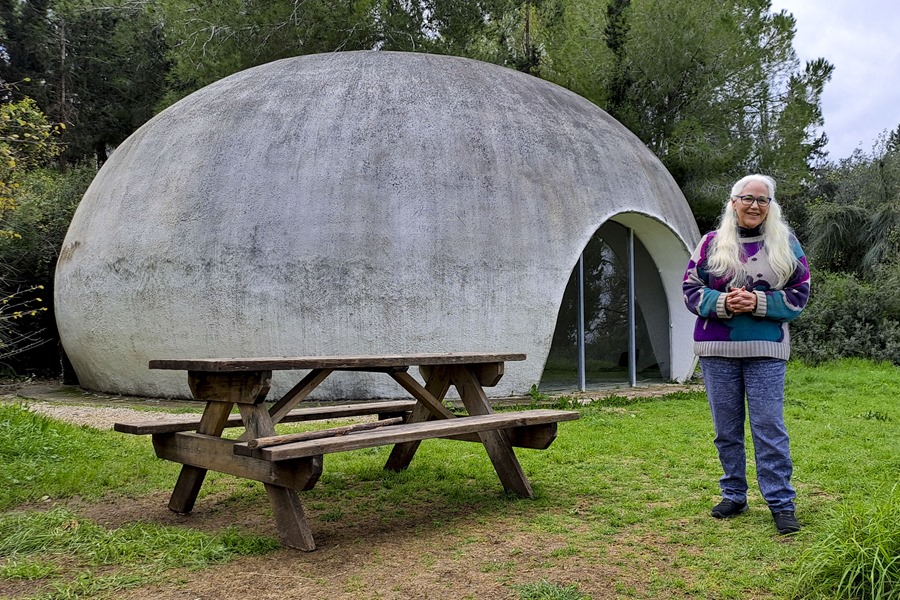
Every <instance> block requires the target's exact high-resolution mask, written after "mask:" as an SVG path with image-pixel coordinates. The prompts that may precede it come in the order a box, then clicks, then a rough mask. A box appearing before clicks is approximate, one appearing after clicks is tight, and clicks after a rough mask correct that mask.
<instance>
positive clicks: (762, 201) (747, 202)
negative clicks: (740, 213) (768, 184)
mask: <svg viewBox="0 0 900 600" xmlns="http://www.w3.org/2000/svg"><path fill="white" fill-rule="evenodd" d="M737 199H738V200H740V201H741V204H743V205H744V206H753V203H754V202H756V205H757V206H759V207H763V206H768V205H769V202H771V201H772V199H771V198H769V197H767V196H737Z"/></svg>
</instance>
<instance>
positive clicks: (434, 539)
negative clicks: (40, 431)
mask: <svg viewBox="0 0 900 600" xmlns="http://www.w3.org/2000/svg"><path fill="white" fill-rule="evenodd" d="M681 389H688V390H696V389H699V388H698V386H697V385H690V384H689V385H687V386H669V385H667V386H660V387H654V388H652V389H647V388H644V389H633V390H628V389H625V390H622V389H616V390H609V391H608V392H607V395H617V396H630V397H633V396H638V395H645V396H649V395H663V394H668V393H672V392H674V391H680V390H681ZM2 399H3V400H5V401H17V399H16V397H15V396H13V395H12V394H9V392H8V391H7V394H6V395H4V396H2ZM578 399H579V400H582V401H587V400H589V399H590V397H588V396H586V395H579V398H578ZM18 401H21V398H20V399H19V400H18ZM26 404H27V406H28V408H29V409H30V410H33V411H35V412H39V413H41V414H45V415H48V416H50V417H53V418H55V419H60V420H64V421H68V422H71V423H76V424H79V425H87V426H90V427H95V428H98V429H111V428H112V425H113V423H115V422H116V421H119V420H135V419H138V420H144V419H147V418H150V415H151V414H152V413H148V412H147V411H140V410H135V409H134V408H129V407H127V406H110V405H104V404H102V403H91V404H90V405H85V404H79V403H59V402H52V401H51V402H47V401H41V400H39V399H34V398H30V399H29V400H28V401H27V403H26ZM326 468H327V465H326ZM168 496H169V494H168V493H167V492H157V493H153V494H150V495H148V496H145V497H141V498H119V499H116V500H110V501H105V502H91V503H87V502H84V501H81V500H79V499H73V500H69V501H65V502H56V501H52V502H51V501H48V502H44V503H40V504H39V506H34V507H23V508H37V509H46V508H49V507H50V506H54V505H56V506H65V507H66V508H68V509H69V510H72V511H73V512H75V513H76V514H78V515H80V516H81V517H83V518H86V519H90V520H91V521H93V522H96V523H98V524H102V525H104V526H106V527H110V528H115V527H119V526H122V525H123V524H126V523H131V522H136V521H142V522H151V523H158V524H161V525H175V526H180V527H187V528H191V529H197V530H202V531H206V532H210V533H218V532H221V531H222V530H223V529H225V528H226V527H229V526H234V527H236V528H237V529H238V530H240V531H245V532H253V533H255V534H258V535H265V536H270V537H275V538H277V537H278V536H277V532H276V529H275V524H274V520H273V518H272V514H271V508H270V507H269V503H268V501H267V498H266V496H265V493H264V492H263V491H262V489H261V486H260V490H259V492H258V493H251V494H246V493H242V494H238V495H236V496H235V495H232V494H231V493H230V492H228V491H225V492H220V493H218V494H214V495H207V496H201V498H200V499H199V500H198V502H197V506H196V507H195V509H194V512H193V513H192V514H191V515H179V514H176V513H173V512H171V511H169V510H168V508H167V504H168V500H169V498H168ZM352 502H353V500H348V504H352ZM412 506H413V507H414V508H412V509H411V510H409V511H408V512H407V513H406V514H405V515H404V516H403V517H402V518H398V517H394V518H392V519H377V520H376V519H373V518H368V519H367V518H360V517H359V516H358V515H356V514H349V515H348V516H347V517H345V518H341V519H338V520H327V519H323V518H321V517H323V516H324V515H321V514H319V511H317V510H315V509H310V508H309V507H306V512H307V514H308V516H309V520H310V524H311V527H312V530H313V535H314V537H315V539H316V542H317V544H318V546H319V547H318V549H317V550H316V551H315V552H301V551H298V550H292V549H283V550H279V551H276V552H272V553H269V554H266V555H265V556H260V557H247V558H240V559H237V560H234V561H232V562H230V563H228V564H225V565H221V566H215V567H211V568H207V569H203V570H200V571H190V570H187V569H181V570H177V571H176V572H168V573H166V574H165V580H164V581H163V582H161V583H158V584H155V585H148V586H143V587H141V588H137V589H133V590H127V591H124V590H123V591H118V592H116V593H115V594H114V597H115V598H117V599H122V600H148V599H154V600H213V599H215V600H246V599H247V598H253V599H256V600H276V599H277V600H284V599H286V598H301V597H302V598H304V599H310V600H316V599H322V600H326V599H327V600H345V599H346V600H349V599H353V600H356V599H360V598H373V599H374V598H378V599H397V600H399V599H412V598H415V599H427V598H434V599H451V598H460V599H464V598H473V599H501V600H502V599H511V600H512V599H516V598H518V597H519V592H518V591H517V588H516V587H515V586H517V585H521V584H533V583H536V582H539V581H541V580H547V581H550V582H553V583H556V584H559V585H561V586H569V585H576V586H578V588H579V589H580V590H581V591H582V592H583V593H585V594H589V595H590V596H591V597H593V598H594V599H595V600H604V599H611V598H622V597H630V596H638V597H641V596H645V595H647V594H649V595H652V596H653V597H654V598H660V599H664V600H665V599H675V598H686V597H688V594H687V593H686V592H685V588H687V589H689V588H690V586H689V585H685V586H684V587H681V588H680V589H679V586H676V587H674V588H673V589H669V590H660V589H658V588H655V587H654V586H653V584H652V583H651V576H650V574H651V573H652V574H654V576H655V577H656V578H657V580H658V579H659V577H660V575H662V576H663V577H668V578H670V579H672V580H679V581H683V582H688V583H689V581H690V579H691V574H690V572H686V571H684V570H679V569H678V567H677V566H675V565H673V564H672V561H671V560H670V557H671V556H672V555H674V554H677V552H678V551H679V550H678V548H669V547H668V546H669V545H670V544H671V542H668V541H667V540H663V539H655V540H646V539H642V538H631V537H628V535H627V534H624V537H622V539H619V540H617V541H616V542H615V543H608V542H604V543H603V544H602V545H601V544H599V543H598V546H597V547H596V548H588V549H585V548H584V547H583V546H582V547H581V548H579V549H578V550H573V549H571V548H569V546H568V543H567V537H566V536H565V535H564V534H552V533H546V532H540V531H534V530H529V529H528V525H526V524H523V523H525V521H523V520H522V519H521V518H514V517H510V516H506V515H495V514H491V515H488V517H489V518H484V517H485V515H484V514H483V513H479V511H478V507H472V511H471V513H466V514H446V508H447V507H439V506H428V505H422V504H419V505H412ZM582 508H588V507H582ZM526 510H527V509H526ZM362 512H363V513H364V514H365V511H364V510H363V511H362ZM438 519H439V520H440V521H441V522H442V523H441V524H440V525H439V524H437V523H436V520H438ZM28 588H29V586H28V585H27V584H25V585H22V584H21V582H18V583H15V582H11V581H9V580H0V596H3V597H8V598H16V597H24V596H30V595H33V594H34V593H35V592H36V590H35V589H28Z"/></svg>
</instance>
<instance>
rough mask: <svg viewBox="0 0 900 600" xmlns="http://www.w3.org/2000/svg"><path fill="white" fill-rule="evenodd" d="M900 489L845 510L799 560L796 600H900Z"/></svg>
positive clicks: (837, 513)
mask: <svg viewBox="0 0 900 600" xmlns="http://www.w3.org/2000/svg"><path fill="white" fill-rule="evenodd" d="M898 524H900V487H898V485H894V486H893V487H892V488H891V489H890V491H889V492H888V493H887V494H878V495H877V496H873V497H872V498H869V499H868V500H867V501H860V502H856V503H853V504H850V505H843V506H840V507H839V508H837V509H835V510H834V512H833V513H832V515H831V516H830V517H829V519H828V521H827V524H826V526H825V528H824V529H825V531H824V532H823V535H822V536H821V537H820V538H819V540H818V541H816V543H814V544H813V545H812V546H810V547H809V548H807V549H806V550H805V551H804V552H803V554H802V555H801V556H800V558H799V560H798V569H797V570H798V576H797V580H796V591H795V597H798V598H810V597H816V598H818V597H827V598H860V599H862V598H872V599H878V600H897V599H898V598H900V535H898V531H897V527H898Z"/></svg>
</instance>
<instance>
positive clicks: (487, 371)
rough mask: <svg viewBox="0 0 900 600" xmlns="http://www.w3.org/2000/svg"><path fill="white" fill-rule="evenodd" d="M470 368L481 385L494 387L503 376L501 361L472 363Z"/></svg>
mask: <svg viewBox="0 0 900 600" xmlns="http://www.w3.org/2000/svg"><path fill="white" fill-rule="evenodd" d="M471 368H472V371H473V372H474V373H475V377H476V378H478V383H480V384H481V385H482V386H483V387H494V386H495V385H497V384H498V383H500V380H501V379H502V378H503V373H504V363H502V362H497V363H484V364H479V365H472V367H471Z"/></svg>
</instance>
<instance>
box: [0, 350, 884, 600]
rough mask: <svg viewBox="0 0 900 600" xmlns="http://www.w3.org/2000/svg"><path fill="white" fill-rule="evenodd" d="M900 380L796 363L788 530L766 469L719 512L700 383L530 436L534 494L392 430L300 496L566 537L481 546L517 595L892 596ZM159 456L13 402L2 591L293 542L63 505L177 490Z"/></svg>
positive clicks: (475, 449)
mask: <svg viewBox="0 0 900 600" xmlns="http://www.w3.org/2000/svg"><path fill="white" fill-rule="evenodd" d="M898 381H900V369H898V368H897V367H895V366H892V365H887V364H873V363H870V362H864V361H842V362H839V363H835V364H830V365H825V366H820V367H817V368H810V367H806V366H803V365H801V364H797V363H792V364H791V365H790V366H789V370H788V388H787V393H786V419H787V423H788V429H789V432H790V435H791V442H792V455H793V459H794V480H793V481H794V484H795V487H796V488H797V491H798V499H797V505H798V512H797V515H798V518H799V519H800V521H801V524H802V525H803V530H802V531H801V532H800V533H799V534H797V535H793V536H788V537H783V536H777V535H776V534H775V530H774V526H773V524H772V519H771V517H770V515H769V512H768V510H767V508H766V507H765V503H764V502H763V501H762V499H761V498H760V497H759V494H758V490H756V488H755V485H751V493H750V498H749V501H750V503H751V510H750V511H749V512H748V513H747V514H745V515H742V516H741V517H739V518H736V519H731V520H728V521H719V520H715V519H712V518H711V517H709V509H710V508H711V507H712V505H713V504H714V503H715V502H716V501H717V499H718V495H719V494H718V482H717V480H718V477H719V475H720V470H719V469H720V468H719V465H718V461H717V459H716V456H715V450H714V448H713V445H712V437H713V432H712V424H711V421H710V417H709V409H708V407H707V405H706V398H705V395H704V394H703V393H702V391H700V390H701V388H699V387H698V391H697V392H691V393H676V394H671V395H669V396H665V397H663V398H652V399H632V400H628V399H625V398H620V397H613V398H609V399H606V400H603V401H598V402H595V403H593V404H591V405H589V406H586V407H584V408H583V409H581V413H582V417H581V419H580V420H578V421H573V422H568V423H562V424H560V433H559V437H558V438H557V440H556V441H555V442H554V444H553V445H552V446H551V447H550V449H548V450H546V451H537V450H518V451H517V455H518V456H519V459H520V462H521V463H522V467H523V469H524V471H525V472H526V473H527V474H528V476H529V479H530V480H531V482H532V485H533V487H534V489H535V494H536V497H535V499H533V500H520V499H515V498H510V497H506V496H504V495H503V494H502V493H498V486H499V484H498V482H497V478H496V474H495V473H494V472H493V470H492V467H491V465H490V462H489V461H488V460H487V459H486V456H485V455H484V450H483V448H481V447H480V446H479V445H477V444H461V443H459V442H451V441H445V440H434V441H431V442H428V443H425V444H423V445H422V448H421V449H420V450H419V453H418V454H417V455H416V459H415V460H414V461H413V464H412V466H411V468H410V469H409V470H407V471H405V472H403V473H390V472H384V471H383V470H382V468H381V467H382V466H383V463H384V460H385V458H386V456H387V453H388V449H387V448H379V449H371V450H361V451H355V452H347V453H341V454H337V455H329V456H328V457H326V458H327V460H326V463H325V470H324V473H323V475H322V478H321V480H320V481H319V483H318V484H317V486H316V487H315V488H314V489H313V490H311V491H309V492H303V493H302V494H301V498H302V499H303V500H304V503H305V504H306V506H307V507H308V508H309V509H310V512H311V515H312V519H313V520H314V521H315V520H319V521H325V522H328V521H331V522H336V523H341V524H350V523H352V524H355V525H357V526H359V529H358V531H360V532H362V534H363V535H364V534H365V532H366V527H367V524H368V526H369V527H372V525H371V524H372V523H380V524H381V525H383V526H385V524H386V526H387V527H393V526H396V525H397V524H399V523H403V522H404V520H405V519H407V518H409V515H411V514H421V512H422V511H423V510H426V511H427V512H428V514H432V515H433V518H432V519H431V520H430V521H429V523H428V524H426V525H424V526H423V527H424V529H426V530H427V529H429V528H434V529H435V530H437V529H440V530H442V531H451V532H452V535H453V536H455V537H453V538H452V539H453V540H454V542H453V543H454V544H456V546H458V547H460V548H462V550H461V555H464V554H465V546H466V543H467V542H466V541H467V540H473V542H472V543H473V544H474V543H475V541H474V540H476V538H478V536H483V534H481V533H479V534H477V535H476V533H475V529H473V530H472V531H469V530H468V529H467V528H468V527H470V526H471V527H473V528H481V530H483V529H484V528H486V527H487V528H490V527H496V528H498V530H499V529H500V528H502V530H503V531H504V532H509V535H511V536H514V534H521V535H528V536H530V537H531V538H534V537H538V538H540V537H546V538H547V539H548V540H553V541H554V546H553V550H552V551H548V552H547V554H546V558H545V562H544V563H542V567H541V570H540V571H529V573H528V574H527V576H525V575H523V574H522V573H517V570H518V569H520V568H521V566H522V563H521V562H520V561H518V559H517V554H516V552H515V549H514V548H513V549H511V550H510V551H509V552H508V553H507V555H506V557H505V559H504V560H495V561H493V562H489V561H484V562H482V563H481V567H480V568H481V570H482V574H483V575H484V574H487V575H488V576H490V577H493V583H494V584H495V585H498V586H501V588H502V589H504V590H505V591H506V593H507V597H515V598H522V599H530V598H548V599H549V598H563V599H566V598H568V599H577V598H601V597H617V598H618V597H621V598H709V599H713V598H716V599H719V598H735V599H739V598H740V599H742V598H883V599H897V598H900V558H898V556H900V519H898V517H900V492H898V490H897V488H896V484H897V482H898V481H900V432H898V424H900V407H898V404H897V401H896V389H897V382H898ZM293 429H297V428H296V427H294V428H292V429H291V430H293ZM285 430H287V428H285ZM748 435H749V431H748ZM748 448H752V446H751V445H750V442H749V440H748ZM151 457H152V449H151V446H150V440H149V439H148V438H144V437H134V436H128V435H122V434H117V433H113V432H103V431H96V430H92V429H89V428H86V427H76V426H72V425H67V424H63V423H60V422H56V421H53V420H50V419H47V418H44V417H41V416H38V415H35V414H33V413H30V412H28V411H26V410H23V409H22V408H21V407H18V406H15V405H0V463H2V465H3V468H2V471H0V511H2V512H0V597H7V598H17V599H19V598H47V599H49V598H76V597H82V598H92V597H98V598H100V597H118V596H117V595H116V594H117V592H116V591H115V590H122V589H140V588H141V587H142V586H147V585H151V584H156V583H159V582H160V581H164V580H166V579H167V578H168V577H169V575H168V574H169V573H170V572H171V570H172V569H183V568H188V569H193V570H195V571H198V570H199V571H202V570H204V569H208V568H215V567H214V565H220V564H224V563H228V562H229V561H239V560H242V558H241V557H247V556H266V555H267V554H269V553H273V552H282V551H281V550H278V544H277V542H276V541H274V540H272V539H271V538H269V537H266V536H260V535H258V534H257V533H256V532H254V531H252V530H246V529H241V528H240V527H229V525H230V524H231V523H230V522H229V518H228V513H225V512H223V513H222V514H220V515H219V517H220V519H219V520H220V521H221V525H222V527H221V530H220V531H217V532H215V533H209V532H202V531H197V530H195V529H192V528H191V527H190V526H189V525H184V526H161V525H159V524H156V523H153V522H141V521H137V522H134V523H130V524H128V525H127V526H123V527H119V528H115V529H108V528H105V527H103V526H100V525H98V524H96V523H92V522H90V521H89V520H86V519H84V518H83V517H79V516H78V515H77V514H74V513H73V512H71V511H70V510H69V509H68V508H67V506H66V504H67V500H68V499H73V498H77V499H78V501H79V502H81V503H85V502H87V503H90V502H111V501H115V502H119V503H128V502H129V501H130V499H134V498H140V497H142V496H145V495H147V494H152V493H158V492H163V491H168V490H171V487H172V485H173V483H174V480H175V477H176V476H177V471H178V466H177V465H174V464H172V463H167V462H164V461H160V460H156V459H152V458H151ZM750 465H751V469H752V460H751V461H750ZM750 477H751V479H753V478H754V474H753V473H752V472H751V473H750ZM248 497H249V498H250V501H251V502H253V503H255V504H256V505H258V506H260V507H266V504H267V503H266V501H265V493H264V492H263V490H262V486H260V485H258V484H247V485H245V482H236V480H235V479H234V478H231V477H228V476H221V475H217V474H210V476H209V478H208V481H207V484H206V485H205V486H204V488H203V491H202V492H201V497H200V500H199V502H203V501H204V498H215V501H216V502H225V503H227V502H242V501H246V499H247V498H248ZM42 498H43V499H45V500H49V502H44V503H41V499H42ZM42 505H47V506H53V507H54V508H52V509H51V510H47V509H45V508H42ZM260 510H264V509H263V508H261V509H260ZM427 533H428V531H424V532H423V534H427ZM512 545H513V546H514V544H512ZM426 554H427V553H426ZM427 561H428V559H427V556H426V557H425V558H422V559H421V563H422V565H423V568H425V567H428V564H427ZM575 565H577V566H578V568H577V569H574V566H575ZM570 567H572V568H570ZM601 567H603V568H604V569H607V571H605V572H607V573H608V572H610V571H609V569H611V570H612V572H614V573H617V574H619V575H621V578H618V579H616V580H615V581H614V582H612V584H610V583H609V582H606V583H605V585H606V586H607V587H604V588H603V589H604V590H606V591H605V592H604V593H603V594H600V592H598V591H597V590H599V589H600V588H599V583H598V584H597V585H596V586H595V585H594V582H593V581H592V580H591V575H590V573H591V570H592V568H596V569H600V568H601ZM537 573H540V576H538V575H537ZM517 575H519V576H517ZM523 579H526V580H528V581H525V582H524V583H523ZM842 581H843V584H842V583H841V582H842ZM609 585H612V588H609ZM842 586H843V587H842ZM4 590H12V594H10V593H9V592H4ZM4 593H7V595H6V596H4V595H3V594H4ZM879 594H880V595H879ZM147 597H150V596H147ZM359 597H387V596H384V595H380V594H375V593H373V592H371V590H370V591H369V592H368V594H366V593H362V592H361V593H360V594H359ZM394 597H402V596H394ZM438 597H440V596H438ZM446 597H473V598H478V597H483V596H479V595H478V594H477V591H475V590H473V591H470V593H469V595H463V594H454V595H452V596H450V595H448V596H446Z"/></svg>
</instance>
